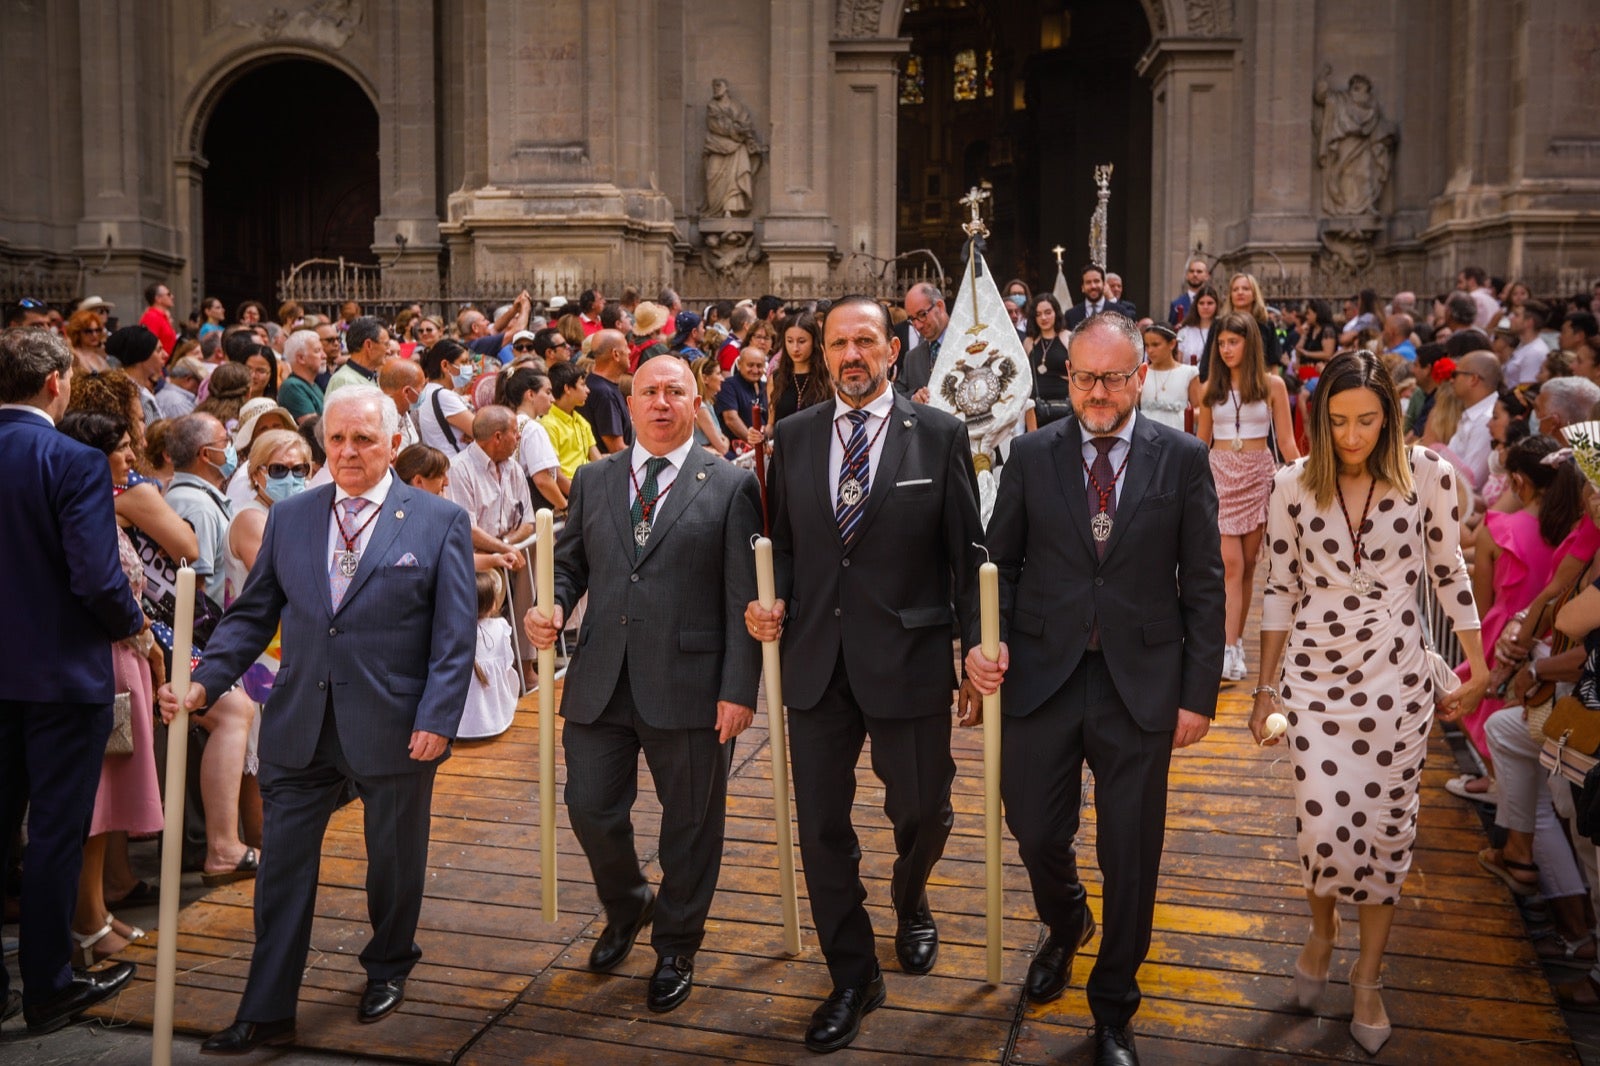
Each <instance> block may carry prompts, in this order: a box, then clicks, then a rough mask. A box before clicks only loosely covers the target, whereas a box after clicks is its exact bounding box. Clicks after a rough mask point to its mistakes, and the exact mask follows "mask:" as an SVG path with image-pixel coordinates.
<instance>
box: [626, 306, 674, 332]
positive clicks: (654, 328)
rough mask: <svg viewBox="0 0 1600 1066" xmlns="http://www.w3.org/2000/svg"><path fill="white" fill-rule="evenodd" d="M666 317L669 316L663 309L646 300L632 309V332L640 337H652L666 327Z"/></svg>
mask: <svg viewBox="0 0 1600 1066" xmlns="http://www.w3.org/2000/svg"><path fill="white" fill-rule="evenodd" d="M668 317H670V315H669V312H668V311H667V309H666V308H665V307H662V306H661V305H660V304H658V303H651V302H650V301H649V300H646V301H644V302H643V303H641V304H640V305H639V306H638V307H637V308H635V309H634V312H633V325H634V332H635V333H636V334H637V335H638V336H641V337H650V336H654V335H655V334H657V333H660V332H661V330H662V328H663V327H664V326H666V324H667V319H668Z"/></svg>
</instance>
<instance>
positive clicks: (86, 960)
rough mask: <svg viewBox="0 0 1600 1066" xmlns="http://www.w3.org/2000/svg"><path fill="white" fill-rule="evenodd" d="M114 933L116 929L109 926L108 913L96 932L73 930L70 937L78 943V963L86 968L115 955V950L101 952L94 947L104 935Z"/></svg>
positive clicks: (112, 934)
mask: <svg viewBox="0 0 1600 1066" xmlns="http://www.w3.org/2000/svg"><path fill="white" fill-rule="evenodd" d="M116 935H117V934H116V930H114V929H112V928H111V916H110V915H107V916H106V924H104V925H102V926H101V927H100V931H99V932H97V933H78V932H74V933H73V934H72V939H73V941H74V942H75V943H76V944H77V945H78V953H77V954H78V963H79V965H81V966H82V967H83V968H84V969H86V970H87V969H89V968H90V967H91V966H93V965H95V964H96V963H99V962H105V961H106V960H107V959H109V958H110V957H111V956H113V955H115V954H116V952H115V951H107V952H105V953H104V954H101V953H100V952H98V951H96V950H95V947H96V946H97V945H98V944H99V943H100V941H102V940H104V939H105V938H106V937H108V936H116Z"/></svg>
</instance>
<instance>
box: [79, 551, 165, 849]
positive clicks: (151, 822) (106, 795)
mask: <svg viewBox="0 0 1600 1066" xmlns="http://www.w3.org/2000/svg"><path fill="white" fill-rule="evenodd" d="M117 554H118V556H119V557H120V559H121V562H122V572H123V573H125V574H127V575H128V583H129V584H130V585H132V586H133V594H134V597H135V598H137V597H139V596H141V595H142V594H143V593H144V566H143V565H142V564H141V563H140V562H139V553H138V552H136V551H135V550H134V547H133V543H132V542H131V541H129V540H128V535H127V534H126V533H124V532H122V530H121V529H118V530H117ZM138 644H139V641H138V638H137V637H130V638H129V639H127V640H119V641H117V643H115V644H113V645H112V646H111V666H112V670H113V673H114V674H115V676H116V684H117V691H118V692H127V693H130V694H131V695H132V702H133V754H131V755H107V756H105V757H104V758H103V759H102V760H101V762H100V788H99V790H98V791H97V792H96V793H95V796H94V817H93V818H92V819H91V820H90V823H89V835H90V836H98V835H99V834H101V833H114V832H125V833H132V834H134V835H136V836H138V835H141V834H147V833H159V832H160V831H161V825H162V813H161V788H160V785H159V784H158V783H157V781H156V747H155V720H154V710H155V704H154V701H153V700H152V699H151V691H150V662H149V660H147V659H146V658H145V657H144V656H143V655H142V654H140V652H139V647H138Z"/></svg>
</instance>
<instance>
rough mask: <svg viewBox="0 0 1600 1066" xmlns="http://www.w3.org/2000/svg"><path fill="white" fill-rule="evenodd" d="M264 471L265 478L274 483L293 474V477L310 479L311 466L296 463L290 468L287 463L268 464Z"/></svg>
mask: <svg viewBox="0 0 1600 1066" xmlns="http://www.w3.org/2000/svg"><path fill="white" fill-rule="evenodd" d="M266 471H267V477H269V478H272V479H273V480H274V481H276V480H279V479H281V478H286V477H288V476H289V475H290V474H293V475H294V476H295V477H310V476H311V464H310V463H296V464H294V465H293V466H290V465H289V464H287V463H268V464H267V465H266Z"/></svg>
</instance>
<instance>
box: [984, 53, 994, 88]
mask: <svg viewBox="0 0 1600 1066" xmlns="http://www.w3.org/2000/svg"><path fill="white" fill-rule="evenodd" d="M983 95H984V97H985V98H988V97H990V96H993V95H994V49H993V48H990V49H987V50H985V51H984V53H983Z"/></svg>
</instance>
